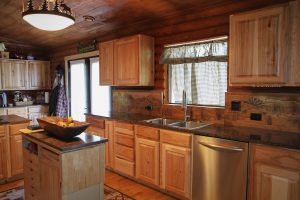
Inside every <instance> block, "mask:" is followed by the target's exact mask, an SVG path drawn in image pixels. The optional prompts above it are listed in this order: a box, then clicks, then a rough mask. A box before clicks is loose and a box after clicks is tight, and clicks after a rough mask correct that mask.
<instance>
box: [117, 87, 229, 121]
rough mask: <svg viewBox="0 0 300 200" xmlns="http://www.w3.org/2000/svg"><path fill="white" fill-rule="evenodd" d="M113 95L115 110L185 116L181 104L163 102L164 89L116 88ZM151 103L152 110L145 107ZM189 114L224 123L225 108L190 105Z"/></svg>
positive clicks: (153, 114) (180, 117)
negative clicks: (137, 89)
mask: <svg viewBox="0 0 300 200" xmlns="http://www.w3.org/2000/svg"><path fill="white" fill-rule="evenodd" d="M112 95H113V111H114V112H126V113H138V114H145V115H152V116H156V117H166V118H172V119H183V117H184V110H183V108H182V106H181V105H170V104H163V91H162V90H145V91H135V90H114V91H113V94H112ZM149 105H151V106H152V108H153V110H152V111H147V110H146V109H145V107H146V106H149ZM188 114H189V115H191V119H192V120H196V121H214V122H218V123H223V119H224V109H223V108H208V107H192V108H191V107H188Z"/></svg>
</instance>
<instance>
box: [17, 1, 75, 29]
mask: <svg viewBox="0 0 300 200" xmlns="http://www.w3.org/2000/svg"><path fill="white" fill-rule="evenodd" d="M48 7H50V6H49V2H48V1H47V0H44V2H43V4H42V6H41V8H40V9H39V10H35V9H34V8H33V4H32V0H28V3H27V10H26V11H24V12H23V13H22V16H23V19H24V20H25V21H26V22H28V23H29V24H31V25H32V26H34V27H36V28H38V29H41V30H45V31H58V30H62V29H65V28H67V27H69V26H71V25H73V24H74V23H75V18H74V16H73V14H72V12H71V9H70V8H69V7H67V6H66V5H65V4H63V3H62V2H61V3H60V5H59V4H58V1H57V0H55V2H54V5H52V7H53V9H49V8H48Z"/></svg>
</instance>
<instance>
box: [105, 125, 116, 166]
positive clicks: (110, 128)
mask: <svg viewBox="0 0 300 200" xmlns="http://www.w3.org/2000/svg"><path fill="white" fill-rule="evenodd" d="M105 137H106V138H107V139H108V142H107V143H106V144H105V145H106V149H105V152H106V153H105V165H106V167H108V168H114V122H113V121H109V120H105Z"/></svg>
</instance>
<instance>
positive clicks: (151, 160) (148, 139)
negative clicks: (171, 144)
mask: <svg viewBox="0 0 300 200" xmlns="http://www.w3.org/2000/svg"><path fill="white" fill-rule="evenodd" d="M135 131H136V137H135V153H136V178H137V179H140V180H142V181H146V182H148V183H151V184H153V185H157V186H159V130H158V129H155V128H150V127H145V126H138V125H137V126H136V127H135Z"/></svg>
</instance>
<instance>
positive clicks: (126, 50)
mask: <svg viewBox="0 0 300 200" xmlns="http://www.w3.org/2000/svg"><path fill="white" fill-rule="evenodd" d="M139 60H140V58H139V37H138V36H132V37H127V38H122V39H119V40H116V41H115V45H114V81H115V85H125V86H126V85H137V84H138V83H139V74H140V72H139V69H140V62H139Z"/></svg>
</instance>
